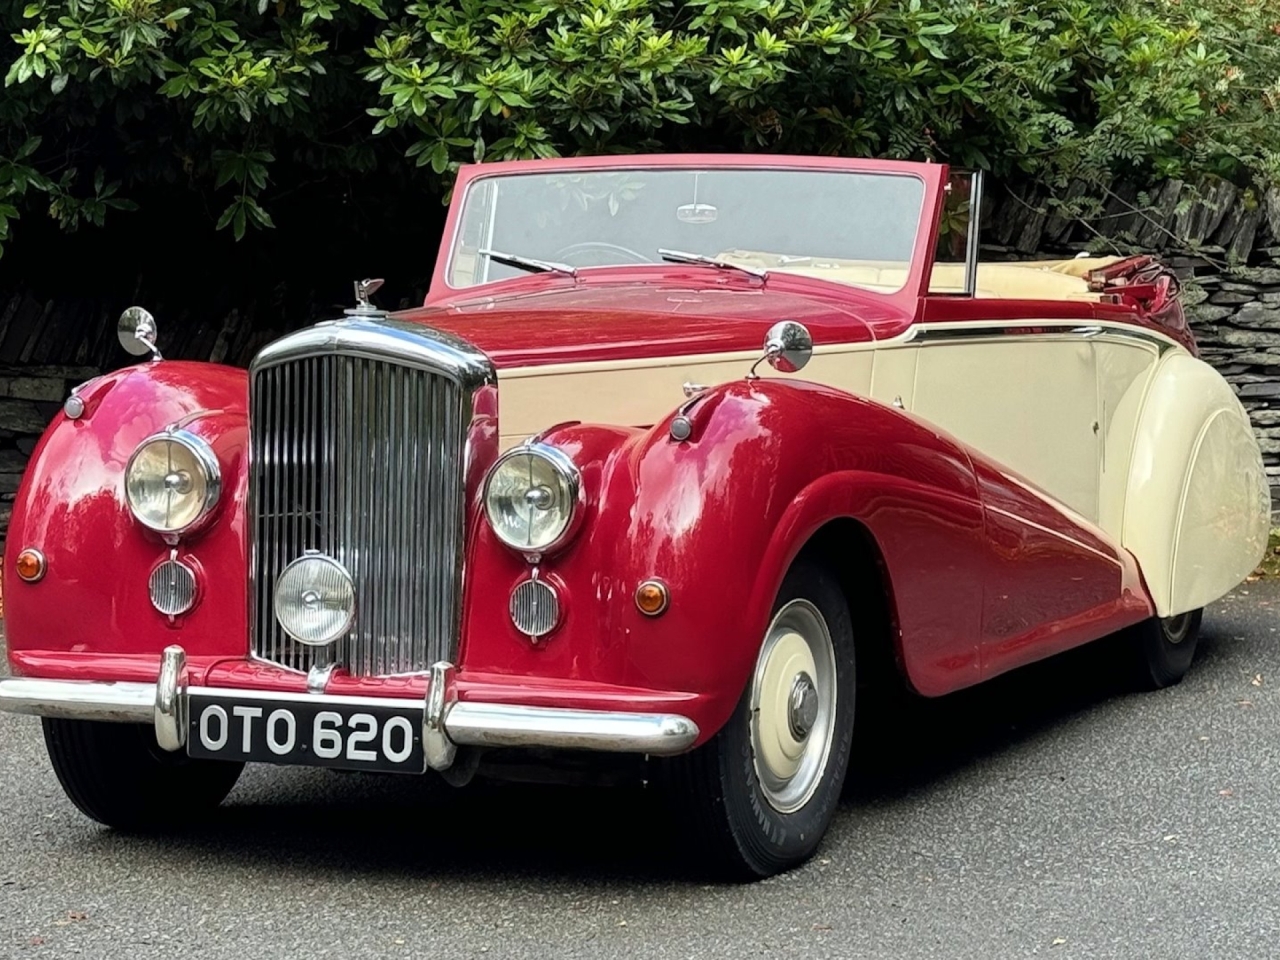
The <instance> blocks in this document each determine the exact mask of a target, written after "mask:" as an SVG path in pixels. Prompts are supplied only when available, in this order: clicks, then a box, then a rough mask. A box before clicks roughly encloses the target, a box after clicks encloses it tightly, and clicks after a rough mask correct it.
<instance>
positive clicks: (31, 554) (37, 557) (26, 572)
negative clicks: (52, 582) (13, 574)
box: [14, 547, 45, 583]
mask: <svg viewBox="0 0 1280 960" xmlns="http://www.w3.org/2000/svg"><path fill="white" fill-rule="evenodd" d="M14 567H15V569H17V571H18V576H19V577H21V578H22V579H23V580H25V581H27V583H35V582H37V581H38V580H40V579H42V578H43V577H44V567H45V564H44V554H43V553H41V552H40V551H39V550H37V549H35V548H34V547H27V548H26V549H25V550H23V551H22V552H21V553H20V554H18V558H17V560H15V561H14Z"/></svg>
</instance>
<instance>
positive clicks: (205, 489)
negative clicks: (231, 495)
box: [124, 430, 222, 535]
mask: <svg viewBox="0 0 1280 960" xmlns="http://www.w3.org/2000/svg"><path fill="white" fill-rule="evenodd" d="M124 492H125V499H126V500H127V501H128V503H129V509H130V510H131V511H132V512H133V515H134V517H135V518H136V519H137V521H138V522H139V523H140V524H142V525H143V526H144V527H147V528H149V529H151V530H155V531H156V532H158V533H162V534H166V535H176V534H180V533H185V532H187V531H189V530H192V529H194V528H195V527H197V526H198V525H199V524H200V523H201V522H202V521H203V520H204V519H205V518H206V517H208V516H209V514H210V513H211V512H212V511H213V508H214V507H215V506H216V505H217V503H218V495H219V493H221V492H222V475H221V472H220V471H219V469H218V458H217V457H216V456H215V455H214V452H213V448H212V447H210V446H209V444H208V443H206V442H205V441H204V440H202V439H200V438H199V437H197V436H196V435H195V434H192V433H189V432H187V431H186V430H169V431H165V432H164V433H157V434H155V435H153V436H150V437H147V439H145V440H143V441H142V443H140V444H138V448H137V449H136V450H134V451H133V456H131V457H130V458H129V465H128V466H127V467H126V468H125V481H124Z"/></svg>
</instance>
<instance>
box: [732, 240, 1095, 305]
mask: <svg viewBox="0 0 1280 960" xmlns="http://www.w3.org/2000/svg"><path fill="white" fill-rule="evenodd" d="M720 256H721V258H722V259H724V260H727V261H729V262H731V263H739V264H742V265H743V266H748V267H764V268H766V269H768V270H771V271H774V272H777V273H793V274H796V275H797V276H802V277H815V278H817V279H820V280H834V281H835V282H837V283H847V284H850V285H851V286H856V287H862V288H863V289H866V290H874V291H876V292H877V293H893V292H895V291H898V290H901V289H902V286H903V284H905V283H906V282H907V272H908V271H907V265H906V264H905V263H902V262H895V261H890V260H839V259H835V258H822V257H813V258H811V259H804V260H800V259H794V260H793V259H791V258H788V257H785V256H780V255H778V254H773V253H765V252H763V251H755V250H727V251H725V252H724V253H722V254H721V255H720ZM1118 259H1119V257H1080V258H1073V259H1069V260H1014V261H1009V262H1000V263H980V264H978V290H977V296H979V297H985V298H988V299H995V300H1095V299H1097V294H1096V293H1092V292H1090V290H1089V282H1088V279H1087V277H1088V275H1089V272H1090V271H1091V270H1096V269H1098V268H1099V267H1104V266H1106V265H1107V264H1109V263H1114V262H1115V261H1116V260H1118ZM963 291H964V264H963V263H936V264H934V266H933V276H932V277H931V278H930V283H929V292H930V293H962V292H963Z"/></svg>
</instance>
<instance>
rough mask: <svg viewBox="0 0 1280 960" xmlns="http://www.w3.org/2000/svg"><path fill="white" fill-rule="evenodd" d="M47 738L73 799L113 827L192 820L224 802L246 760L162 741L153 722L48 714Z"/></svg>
mask: <svg viewBox="0 0 1280 960" xmlns="http://www.w3.org/2000/svg"><path fill="white" fill-rule="evenodd" d="M44 742H45V747H46V748H47V749H48V751H49V760H50V761H51V762H52V763H53V771H54V773H56V774H57V775H58V782H59V783H61V784H62V789H63V790H64V791H65V792H66V794H67V798H68V799H69V800H70V801H71V802H72V803H74V804H75V805H76V806H77V807H79V808H80V811H81V812H82V813H84V814H85V815H86V816H88V817H91V818H92V819H94V820H97V821H98V822H99V823H102V824H105V825H106V826H109V827H117V828H120V829H127V830H147V829H154V828H159V827H171V826H176V825H181V824H185V823H190V822H192V821H193V820H196V819H198V818H199V817H200V816H201V815H202V814H206V813H208V812H209V811H210V810H212V809H213V808H214V807H216V806H217V805H218V804H220V803H221V802H222V801H223V800H224V799H226V796H227V794H228V793H230V792H231V788H232V787H234V786H235V785H236V780H237V779H238V778H239V776H240V772H241V771H242V770H243V769H244V764H243V763H226V762H222V761H219V760H192V759H191V758H189V757H188V756H187V755H186V753H183V752H176V753H168V752H166V751H164V750H161V749H160V747H159V746H158V745H157V744H156V738H155V734H154V733H153V732H152V730H151V728H150V727H146V726H138V725H136V724H128V723H98V722H95V721H90V720H61V719H54V718H50V717H46V718H45V719H44Z"/></svg>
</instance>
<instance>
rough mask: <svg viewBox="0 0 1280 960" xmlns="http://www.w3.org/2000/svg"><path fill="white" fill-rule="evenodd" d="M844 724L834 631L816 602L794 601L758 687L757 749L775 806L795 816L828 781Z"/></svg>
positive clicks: (759, 666) (783, 614)
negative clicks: (839, 719) (836, 736)
mask: <svg viewBox="0 0 1280 960" xmlns="http://www.w3.org/2000/svg"><path fill="white" fill-rule="evenodd" d="M835 722H836V657H835V648H834V646H833V645H832V643H831V632H830V631H829V630H828V629H827V622H826V620H824V619H823V616H822V614H821V613H820V612H819V611H818V608H817V607H815V606H814V605H813V604H812V603H810V602H809V601H808V600H792V601H791V602H790V603H788V604H787V605H786V606H784V607H783V608H782V609H781V610H779V611H778V612H777V614H776V615H775V616H774V618H773V622H772V623H770V624H769V629H768V631H767V632H766V633H765V638H764V643H763V644H762V645H761V647H760V656H759V658H758V659H757V660H756V670H755V675H754V677H753V679H752V683H751V748H752V753H753V758H754V763H755V771H756V777H757V778H758V779H759V781H760V788H761V790H762V791H763V792H764V796H765V799H766V800H768V802H769V805H770V806H771V807H773V808H774V809H775V810H777V811H778V812H779V813H794V812H795V811H796V810H799V809H800V808H801V807H803V806H804V805H805V804H806V803H808V802H809V799H810V798H811V797H812V796H813V793H814V791H815V790H817V789H818V784H819V783H821V782H822V775H823V772H824V771H825V770H826V767H827V758H828V757H829V756H830V754H831V740H832V734H833V732H834V730H835Z"/></svg>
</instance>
